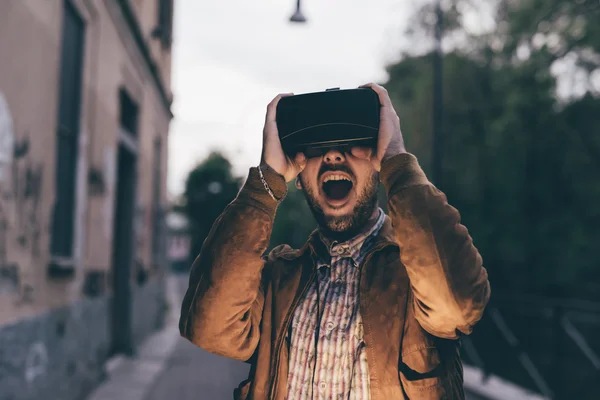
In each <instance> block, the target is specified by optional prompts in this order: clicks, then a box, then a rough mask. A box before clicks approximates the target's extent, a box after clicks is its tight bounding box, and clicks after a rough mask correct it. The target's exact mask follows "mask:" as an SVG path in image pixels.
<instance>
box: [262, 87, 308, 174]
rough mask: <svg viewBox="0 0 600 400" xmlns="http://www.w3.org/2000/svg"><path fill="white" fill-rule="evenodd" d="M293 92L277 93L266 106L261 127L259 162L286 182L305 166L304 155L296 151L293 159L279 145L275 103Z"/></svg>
mask: <svg viewBox="0 0 600 400" xmlns="http://www.w3.org/2000/svg"><path fill="white" fill-rule="evenodd" d="M293 95H294V94H293V93H282V94H279V95H277V97H275V98H274V99H273V100H272V101H271V102H270V103H269V105H268V106H267V116H266V118H265V127H264V129H263V149H262V156H261V164H263V163H265V164H267V165H268V166H269V167H271V168H272V169H273V170H274V171H275V172H277V173H278V174H280V175H282V176H283V177H284V178H285V181H286V182H291V181H292V180H294V179H295V178H296V176H298V174H299V173H300V172H302V170H303V169H304V167H305V166H306V156H305V155H304V154H303V153H298V154H296V156H295V157H294V159H292V158H290V157H289V156H287V155H286V154H285V153H284V151H283V148H282V147H281V141H280V140H279V131H278V130H277V121H276V119H275V116H276V111H277V104H278V103H279V100H280V99H281V98H282V97H287V96H293Z"/></svg>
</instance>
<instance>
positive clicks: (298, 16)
mask: <svg viewBox="0 0 600 400" xmlns="http://www.w3.org/2000/svg"><path fill="white" fill-rule="evenodd" d="M290 22H297V23H304V22H306V17H305V16H304V14H302V11H301V10H300V0H298V1H297V2H296V12H294V14H293V15H292V16H291V17H290Z"/></svg>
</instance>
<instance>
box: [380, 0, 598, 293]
mask: <svg viewBox="0 0 600 400" xmlns="http://www.w3.org/2000/svg"><path fill="white" fill-rule="evenodd" d="M461 3H462V2H460V1H456V2H453V10H460V9H464V7H461V6H460V4H461ZM584 6H585V7H588V8H587V9H588V10H599V9H600V7H596V8H594V7H595V6H594V5H593V4H591V3H590V2H585V1H579V2H567V3H565V2H560V1H533V0H532V1H523V2H509V1H501V2H500V7H499V8H498V13H497V15H496V27H497V29H496V31H495V32H493V33H492V34H481V35H479V36H477V35H475V36H470V37H469V39H468V40H467V41H465V44H466V46H457V47H456V48H455V49H454V50H453V51H451V52H448V53H446V54H445V56H444V72H443V76H444V99H443V100H444V101H443V103H444V125H443V132H442V134H443V165H444V171H443V179H442V187H441V189H442V190H443V191H444V192H445V193H446V194H447V195H448V198H449V201H450V202H451V204H453V205H454V206H455V207H457V208H458V209H459V210H460V211H461V214H462V217H463V222H464V223H465V225H466V226H468V227H469V229H470V232H471V234H472V236H473V238H474V240H475V244H476V245H477V247H478V248H479V249H480V251H481V252H482V255H483V257H484V262H485V264H486V266H487V268H488V270H489V272H490V276H491V278H492V280H493V282H494V285H493V286H494V288H495V289H496V290H498V291H517V292H535V293H540V294H549V295H571V296H580V297H588V298H595V299H599V294H598V292H597V288H598V286H597V285H598V283H599V279H598V278H600V274H599V273H598V272H595V271H596V270H597V266H598V265H599V264H600V255H599V254H598V253H597V252H594V251H593V250H592V249H593V248H594V247H595V246H596V243H598V242H599V240H600V230H599V229H598V226H600V219H599V216H600V180H599V179H598V176H599V173H600V168H599V167H600V150H599V149H600V137H599V134H600V118H599V116H600V99H599V98H598V97H597V92H595V91H594V87H593V85H592V84H588V85H587V88H588V89H587V90H588V94H587V95H586V96H584V97H583V98H569V99H560V98H558V97H557V95H556V93H557V92H556V86H557V82H556V77H555V76H553V74H552V73H551V67H552V65H553V64H552V63H553V62H555V61H556V60H561V59H563V58H564V57H565V56H567V54H568V55H569V57H575V58H576V59H577V64H578V65H579V66H582V67H584V68H583V69H582V70H583V71H584V72H585V74H584V75H583V78H581V79H583V80H584V81H585V80H591V78H590V77H591V76H592V74H591V71H599V69H598V68H599V67H600V61H599V58H598V49H599V48H600V35H598V32H597V31H598V26H599V24H598V23H597V22H598V21H599V20H600V18H598V17H599V14H598V12H597V11H594V13H591V12H590V13H587V14H586V13H585V12H584V11H585V9H586V8H585V7H584ZM582 7H583V8H582ZM452 15H454V14H452ZM454 18H455V19H458V20H460V18H456V16H454ZM423 21H424V20H423V19H421V20H420V22H419V23H424V22H423ZM425 21H426V20H425ZM593 21H595V22H593ZM575 26H576V27H577V28H578V29H579V30H577V29H575V28H574V27H575ZM452 29H453V34H456V31H457V30H459V29H460V28H457V26H456V25H452ZM413 31H414V30H413ZM422 31H426V30H423V29H422ZM540 32H542V33H540ZM573 32H575V33H573ZM550 37H552V38H553V39H552V40H550V41H549V43H552V44H554V46H549V45H542V43H544V41H548V38H550ZM498 42H500V43H501V45H500V46H499V45H498ZM519 46H525V47H527V49H528V50H529V54H528V57H517V56H516V54H517V48H518V47H519ZM592 54H594V55H595V56H592ZM431 57H432V55H431V54H424V55H423V54H413V55H406V56H405V57H404V58H403V59H402V60H401V61H400V62H399V63H397V64H395V65H390V66H389V67H388V73H389V80H388V82H386V83H384V85H385V86H386V87H387V89H388V91H389V92H390V96H391V97H392V101H393V103H394V105H395V107H396V109H397V111H398V114H399V115H400V119H401V124H402V130H403V134H404V136H405V140H406V144H407V148H408V150H409V151H410V152H412V153H414V154H415V155H417V157H418V158H419V160H420V162H421V164H422V165H423V166H424V168H425V170H426V171H427V170H429V169H430V165H431V120H432V115H431V108H432V93H433V88H432V70H431V64H432V59H431ZM582 70H580V72H581V71H582ZM588 83H589V82H588ZM594 279H595V281H594ZM594 284H595V285H596V286H593V285H594ZM588 288H589V289H588Z"/></svg>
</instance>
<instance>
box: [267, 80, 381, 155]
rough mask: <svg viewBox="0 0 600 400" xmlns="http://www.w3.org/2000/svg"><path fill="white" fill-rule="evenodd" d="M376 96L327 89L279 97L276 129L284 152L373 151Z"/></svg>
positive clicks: (370, 92) (362, 90)
mask: <svg viewBox="0 0 600 400" xmlns="http://www.w3.org/2000/svg"><path fill="white" fill-rule="evenodd" d="M379 109H380V103H379V97H378V96H377V93H375V91H374V90H373V89H371V88H359V89H346V90H340V89H339V88H334V89H327V90H326V91H324V92H316V93H306V94H300V95H294V96H288V97H283V98H282V99H281V100H279V103H278V104H277V112H276V114H277V129H278V131H279V139H280V140H281V146H282V147H283V150H284V152H285V153H286V154H287V155H289V156H290V157H292V158H293V157H294V156H295V155H296V153H298V152H303V153H304V154H305V155H306V157H309V158H310V157H319V156H321V155H323V154H325V153H327V151H329V150H330V149H332V148H336V149H338V150H340V151H342V152H349V151H350V149H351V148H352V147H354V146H364V147H372V148H375V147H376V145H377V132H378V131H379Z"/></svg>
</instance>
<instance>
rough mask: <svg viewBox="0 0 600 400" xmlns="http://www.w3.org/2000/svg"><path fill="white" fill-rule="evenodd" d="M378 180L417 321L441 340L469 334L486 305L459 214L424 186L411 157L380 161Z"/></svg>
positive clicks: (484, 283)
mask: <svg viewBox="0 0 600 400" xmlns="http://www.w3.org/2000/svg"><path fill="white" fill-rule="evenodd" d="M381 180H382V182H383V184H384V186H385V188H386V193H387V196H388V210H389V215H390V217H391V219H392V225H393V228H394V236H395V239H396V241H397V243H398V245H399V247H400V260H401V262H402V264H403V265H404V266H405V267H406V270H407V272H408V276H409V279H410V285H411V289H412V291H413V294H414V296H413V298H414V302H413V307H414V310H415V315H416V318H417V321H418V322H419V324H420V325H421V327H422V328H423V329H425V330H426V331H428V332H429V333H431V334H432V335H434V336H438V337H442V338H446V339H456V338H458V336H459V333H461V332H462V333H464V334H469V333H471V331H472V328H473V325H474V324H475V323H477V322H478V321H479V320H480V319H481V317H482V314H483V310H484V308H485V306H486V304H487V302H488V300H489V296H490V285H489V282H488V276H487V271H486V270H485V268H483V266H482V260H481V256H480V255H479V252H478V251H477V249H476V248H475V246H474V245H473V241H472V240H471V237H470V236H469V233H468V231H467V228H465V227H464V226H463V225H461V223H460V214H459V212H458V211H457V210H456V209H455V208H454V207H452V206H450V205H449V204H448V202H447V199H446V196H445V195H444V194H443V193H442V192H441V191H439V190H438V189H437V188H436V187H435V186H433V184H431V183H430V182H429V181H428V179H427V177H426V176H425V173H424V172H423V171H422V169H421V167H420V166H419V163H418V161H417V159H416V157H415V156H414V155H412V154H409V153H404V154H398V155H396V156H393V157H391V158H389V159H388V160H386V161H385V162H384V163H383V165H382V168H381Z"/></svg>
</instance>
